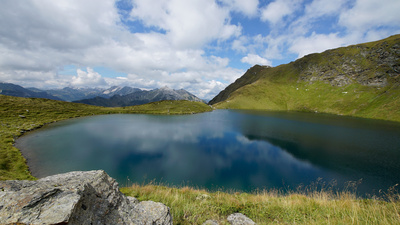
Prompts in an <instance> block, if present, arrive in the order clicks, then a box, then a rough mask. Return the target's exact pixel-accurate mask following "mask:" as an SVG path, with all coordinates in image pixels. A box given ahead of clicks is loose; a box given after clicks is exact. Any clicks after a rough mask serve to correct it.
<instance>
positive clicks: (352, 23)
mask: <svg viewBox="0 0 400 225" xmlns="http://www.w3.org/2000/svg"><path fill="white" fill-rule="evenodd" d="M399 10H400V1H398V0H381V1H376V0H357V1H356V2H355V5H354V7H352V8H351V9H349V10H347V11H345V12H343V13H342V14H341V15H340V17H339V24H340V25H342V26H344V27H346V28H347V29H348V30H349V31H352V32H357V33H358V34H359V35H364V34H367V33H368V32H371V31H372V32H374V33H376V31H375V30H376V29H378V30H380V31H381V33H382V35H381V36H380V37H379V38H383V37H386V35H387V31H386V29H387V28H388V27H397V30H398V29H399V28H398V27H399V24H400V16H399ZM383 35H385V36H383ZM374 36H375V35H374ZM375 40H376V39H375Z"/></svg>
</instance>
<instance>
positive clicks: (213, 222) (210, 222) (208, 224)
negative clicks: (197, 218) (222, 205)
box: [203, 220, 219, 225]
mask: <svg viewBox="0 0 400 225" xmlns="http://www.w3.org/2000/svg"><path fill="white" fill-rule="evenodd" d="M203 225H219V223H218V221H216V220H207V221H206V222H204V223H203Z"/></svg>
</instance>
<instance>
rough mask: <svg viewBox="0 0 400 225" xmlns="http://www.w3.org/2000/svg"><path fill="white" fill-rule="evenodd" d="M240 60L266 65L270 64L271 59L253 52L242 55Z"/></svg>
mask: <svg viewBox="0 0 400 225" xmlns="http://www.w3.org/2000/svg"><path fill="white" fill-rule="evenodd" d="M240 61H241V62H243V63H248V64H250V65H256V64H259V65H267V66H271V65H272V63H271V61H269V60H267V59H265V58H262V57H260V56H259V55H255V54H248V55H247V56H245V57H243V58H242V59H241V60H240Z"/></svg>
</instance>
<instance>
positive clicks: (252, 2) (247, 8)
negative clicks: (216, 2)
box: [221, 0, 259, 17]
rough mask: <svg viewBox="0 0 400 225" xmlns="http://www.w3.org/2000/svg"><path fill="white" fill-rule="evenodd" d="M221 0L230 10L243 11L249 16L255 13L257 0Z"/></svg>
mask: <svg viewBox="0 0 400 225" xmlns="http://www.w3.org/2000/svg"><path fill="white" fill-rule="evenodd" d="M221 2H223V3H224V4H226V5H227V6H228V7H230V8H231V10H232V11H236V12H240V13H243V14H244V15H246V16H249V17H253V16H256V15H257V11H258V4H259V2H258V0H221Z"/></svg>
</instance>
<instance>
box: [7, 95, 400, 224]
mask: <svg viewBox="0 0 400 225" xmlns="http://www.w3.org/2000/svg"><path fill="white" fill-rule="evenodd" d="M207 111H211V108H210V107H209V106H207V105H205V104H203V103H196V102H188V101H162V102H156V103H151V104H146V105H141V106H133V107H123V108H105V107H96V106H89V105H83V104H77V103H68V102H61V101H53V100H47V99H34V98H33V99H32V98H18V97H10V96H4V95H0V180H7V179H30V180H32V179H36V178H35V177H33V176H32V175H31V174H30V172H29V168H28V166H27V165H26V160H25V159H24V158H23V156H22V155H21V152H20V151H19V150H18V149H17V148H15V147H14V146H13V144H14V142H15V139H16V138H18V137H19V136H21V135H22V134H24V133H25V132H27V131H30V130H33V129H38V128H40V127H42V126H44V125H45V124H48V123H52V122H56V121H60V120H65V119H69V118H76V117H82V116H91V115H101V114H116V113H149V114H192V113H200V112H207ZM121 191H122V192H123V193H124V194H126V195H130V196H134V197H136V198H138V199H139V200H141V201H143V200H152V201H158V202H162V203H164V204H166V205H167V206H169V207H170V208H171V212H172V214H173V217H174V224H202V223H203V222H205V221H206V220H208V219H215V220H218V221H219V223H220V224H228V222H227V220H226V217H227V216H228V215H229V214H231V213H235V212H241V213H243V214H245V215H246V216H248V217H249V218H251V219H252V220H254V221H255V222H256V223H258V224H282V223H283V224H400V214H399V212H400V195H399V194H398V193H389V194H388V195H387V197H386V199H380V198H375V197H373V198H371V199H362V198H358V197H357V196H356V195H355V194H354V192H351V191H343V192H334V191H332V190H311V191H307V192H303V191H296V192H292V193H286V194H283V193H280V192H279V191H275V190H269V191H268V190H262V191H258V192H254V193H239V192H231V193H230V192H221V191H217V192H209V191H206V190H201V189H194V188H191V187H167V186H165V185H164V186H163V185H151V184H144V185H138V184H134V185H132V186H130V187H123V188H121Z"/></svg>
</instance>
